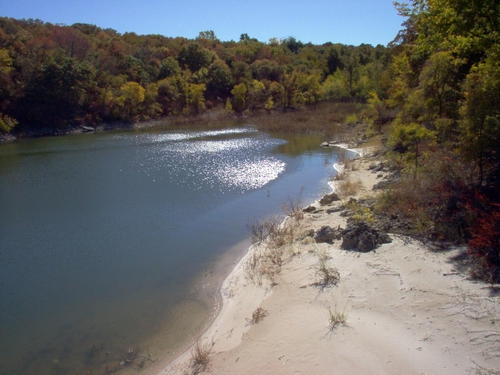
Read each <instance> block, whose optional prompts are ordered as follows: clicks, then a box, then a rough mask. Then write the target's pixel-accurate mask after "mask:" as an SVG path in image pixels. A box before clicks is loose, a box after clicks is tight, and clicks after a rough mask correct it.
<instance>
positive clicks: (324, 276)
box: [316, 257, 340, 288]
mask: <svg viewBox="0 0 500 375" xmlns="http://www.w3.org/2000/svg"><path fill="white" fill-rule="evenodd" d="M317 274H318V276H319V281H318V282H317V283H316V285H319V286H321V287H322V288H326V287H328V286H333V285H337V283H338V282H339V281H340V273H339V271H338V270H337V269H336V268H334V267H329V266H328V265H327V260H326V259H325V258H321V257H320V259H319V267H318V272H317Z"/></svg>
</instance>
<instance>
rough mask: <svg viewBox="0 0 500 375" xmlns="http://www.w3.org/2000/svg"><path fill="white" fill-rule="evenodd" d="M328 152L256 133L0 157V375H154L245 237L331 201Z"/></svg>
mask: <svg viewBox="0 0 500 375" xmlns="http://www.w3.org/2000/svg"><path fill="white" fill-rule="evenodd" d="M321 141H322V140H321V139H318V138H311V137H294V138H290V139H286V138H283V137H272V136H270V135H267V134H265V133H262V132H259V131H257V130H255V129H254V128H252V127H251V126H247V127H233V128H223V129H212V130H207V129H205V130H189V131H188V130H156V131H153V130H149V131H121V132H105V133H95V134H84V135H78V136H64V137H50V138H41V139H28V140H22V141H19V142H16V143H12V144H4V145H0V207H1V210H0V266H1V270H2V272H1V274H0V310H1V315H0V373H1V374H22V375H24V374H37V375H45V374H58V375H64V374H87V373H89V372H91V373H92V374H105V373H113V372H117V373H120V374H122V373H123V374H126V373H137V371H140V370H142V369H144V371H146V372H147V371H148V369H152V368H155V366H159V364H161V363H162V360H163V361H165V360H166V359H168V358H171V357H172V356H174V355H176V354H178V353H179V350H182V349H183V348H184V347H185V346H186V345H187V344H189V343H190V342H191V341H192V340H193V339H194V338H195V337H196V336H197V335H199V334H200V332H201V331H202V330H203V329H204V328H205V327H206V326H207V324H208V323H209V322H210V319H211V318H212V317H213V314H214V313H215V312H216V311H215V305H216V299H217V298H216V297H217V288H218V286H219V285H220V282H221V281H222V279H221V278H222V277H223V276H224V275H226V274H227V273H228V272H229V271H230V268H231V267H233V266H234V264H235V262H236V261H237V260H238V259H240V258H241V256H242V255H243V254H244V252H245V251H246V249H248V246H249V241H248V237H249V229H248V227H249V224H251V223H253V222H255V221H256V220H260V219H262V218H265V217H267V216H269V215H276V214H280V213H281V206H282V204H283V203H284V202H288V201H290V200H294V201H298V200H299V199H300V200H301V202H302V203H303V204H304V205H305V204H307V203H309V202H311V201H312V200H314V199H317V198H319V197H320V196H321V195H322V194H324V193H326V192H328V191H329V187H328V183H327V182H328V179H329V178H330V177H331V176H332V175H333V173H334V170H333V167H332V166H333V164H334V163H335V161H336V154H335V152H334V151H333V150H331V149H321V148H320V147H319V144H320V142H321ZM132 357H133V359H134V361H133V363H130V364H129V363H128V362H127V359H129V358H132Z"/></svg>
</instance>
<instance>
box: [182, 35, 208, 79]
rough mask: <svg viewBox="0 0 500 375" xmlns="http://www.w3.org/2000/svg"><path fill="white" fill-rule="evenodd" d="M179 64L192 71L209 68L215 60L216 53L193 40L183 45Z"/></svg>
mask: <svg viewBox="0 0 500 375" xmlns="http://www.w3.org/2000/svg"><path fill="white" fill-rule="evenodd" d="M177 60H178V61H179V64H180V65H181V66H183V67H186V68H188V69H189V70H190V71H191V72H193V73H194V72H197V71H198V70H200V69H201V68H207V67H208V66H209V65H210V64H211V63H212V61H213V60H214V53H213V52H212V51H210V50H209V49H207V48H204V47H202V46H200V44H198V43H194V42H191V43H189V44H188V45H187V46H185V47H183V48H182V50H181V51H180V52H179V55H178V57H177Z"/></svg>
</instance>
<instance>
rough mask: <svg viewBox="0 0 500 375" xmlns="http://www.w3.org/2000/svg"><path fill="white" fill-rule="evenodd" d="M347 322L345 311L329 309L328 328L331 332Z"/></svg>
mask: <svg viewBox="0 0 500 375" xmlns="http://www.w3.org/2000/svg"><path fill="white" fill-rule="evenodd" d="M346 321H347V315H346V314H345V312H344V311H342V312H340V311H337V309H335V310H334V311H332V308H331V307H329V308H328V326H329V327H330V331H333V330H334V329H335V328H337V327H338V326H339V325H344V324H345V323H346Z"/></svg>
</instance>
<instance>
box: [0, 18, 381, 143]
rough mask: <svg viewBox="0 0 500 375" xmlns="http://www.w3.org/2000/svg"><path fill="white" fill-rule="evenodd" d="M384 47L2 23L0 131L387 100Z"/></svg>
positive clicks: (40, 131)
mask: <svg viewBox="0 0 500 375" xmlns="http://www.w3.org/2000/svg"><path fill="white" fill-rule="evenodd" d="M389 60H390V59H389V50H388V49H387V48H385V47H383V46H377V47H372V46H370V45H361V46H358V47H353V46H345V45H340V44H331V43H329V44H325V45H321V46H315V45H311V44H303V43H301V42H300V41H297V40H296V39H295V38H293V37H289V38H286V39H283V40H277V39H273V40H270V41H269V42H267V43H263V42H260V41H258V40H256V39H252V38H251V37H249V36H248V35H247V34H242V35H241V37H240V40H239V41H238V42H234V41H229V42H222V41H220V40H218V39H217V37H216V36H215V34H214V32H213V31H202V32H200V33H199V36H198V37H197V38H196V39H195V40H188V39H185V38H167V37H163V36H160V35H136V34H134V33H125V34H123V35H122V34H119V33H117V32H116V31H114V30H112V29H101V28H99V27H97V26H93V25H88V24H74V25H71V26H64V25H52V24H49V23H44V22H42V21H39V20H15V19H9V18H0V80H1V92H0V124H1V125H0V129H2V131H3V132H9V131H11V132H14V133H18V134H23V133H27V134H35V135H36V134H52V133H57V132H61V131H63V130H64V129H68V128H72V127H75V126H79V125H86V126H95V125H97V124H101V123H113V122H122V123H127V122H137V121H144V120H150V119H158V118H162V117H166V116H175V115H179V114H185V115H189V114H198V113H202V112H204V111H207V110H211V109H213V108H217V107H222V108H223V109H225V110H226V111H229V112H233V113H236V114H242V113H249V112H253V111H256V110H267V111H271V110H274V109H279V110H283V109H289V108H297V107H300V106H304V105H308V104H314V103H317V102H320V101H325V100H340V101H342V100H353V99H356V100H364V99H366V98H367V97H368V96H369V94H370V93H371V92H375V93H377V95H379V96H384V95H385V93H386V91H387V89H388V86H389V80H388V79H384V74H385V73H387V66H388V63H389Z"/></svg>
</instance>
